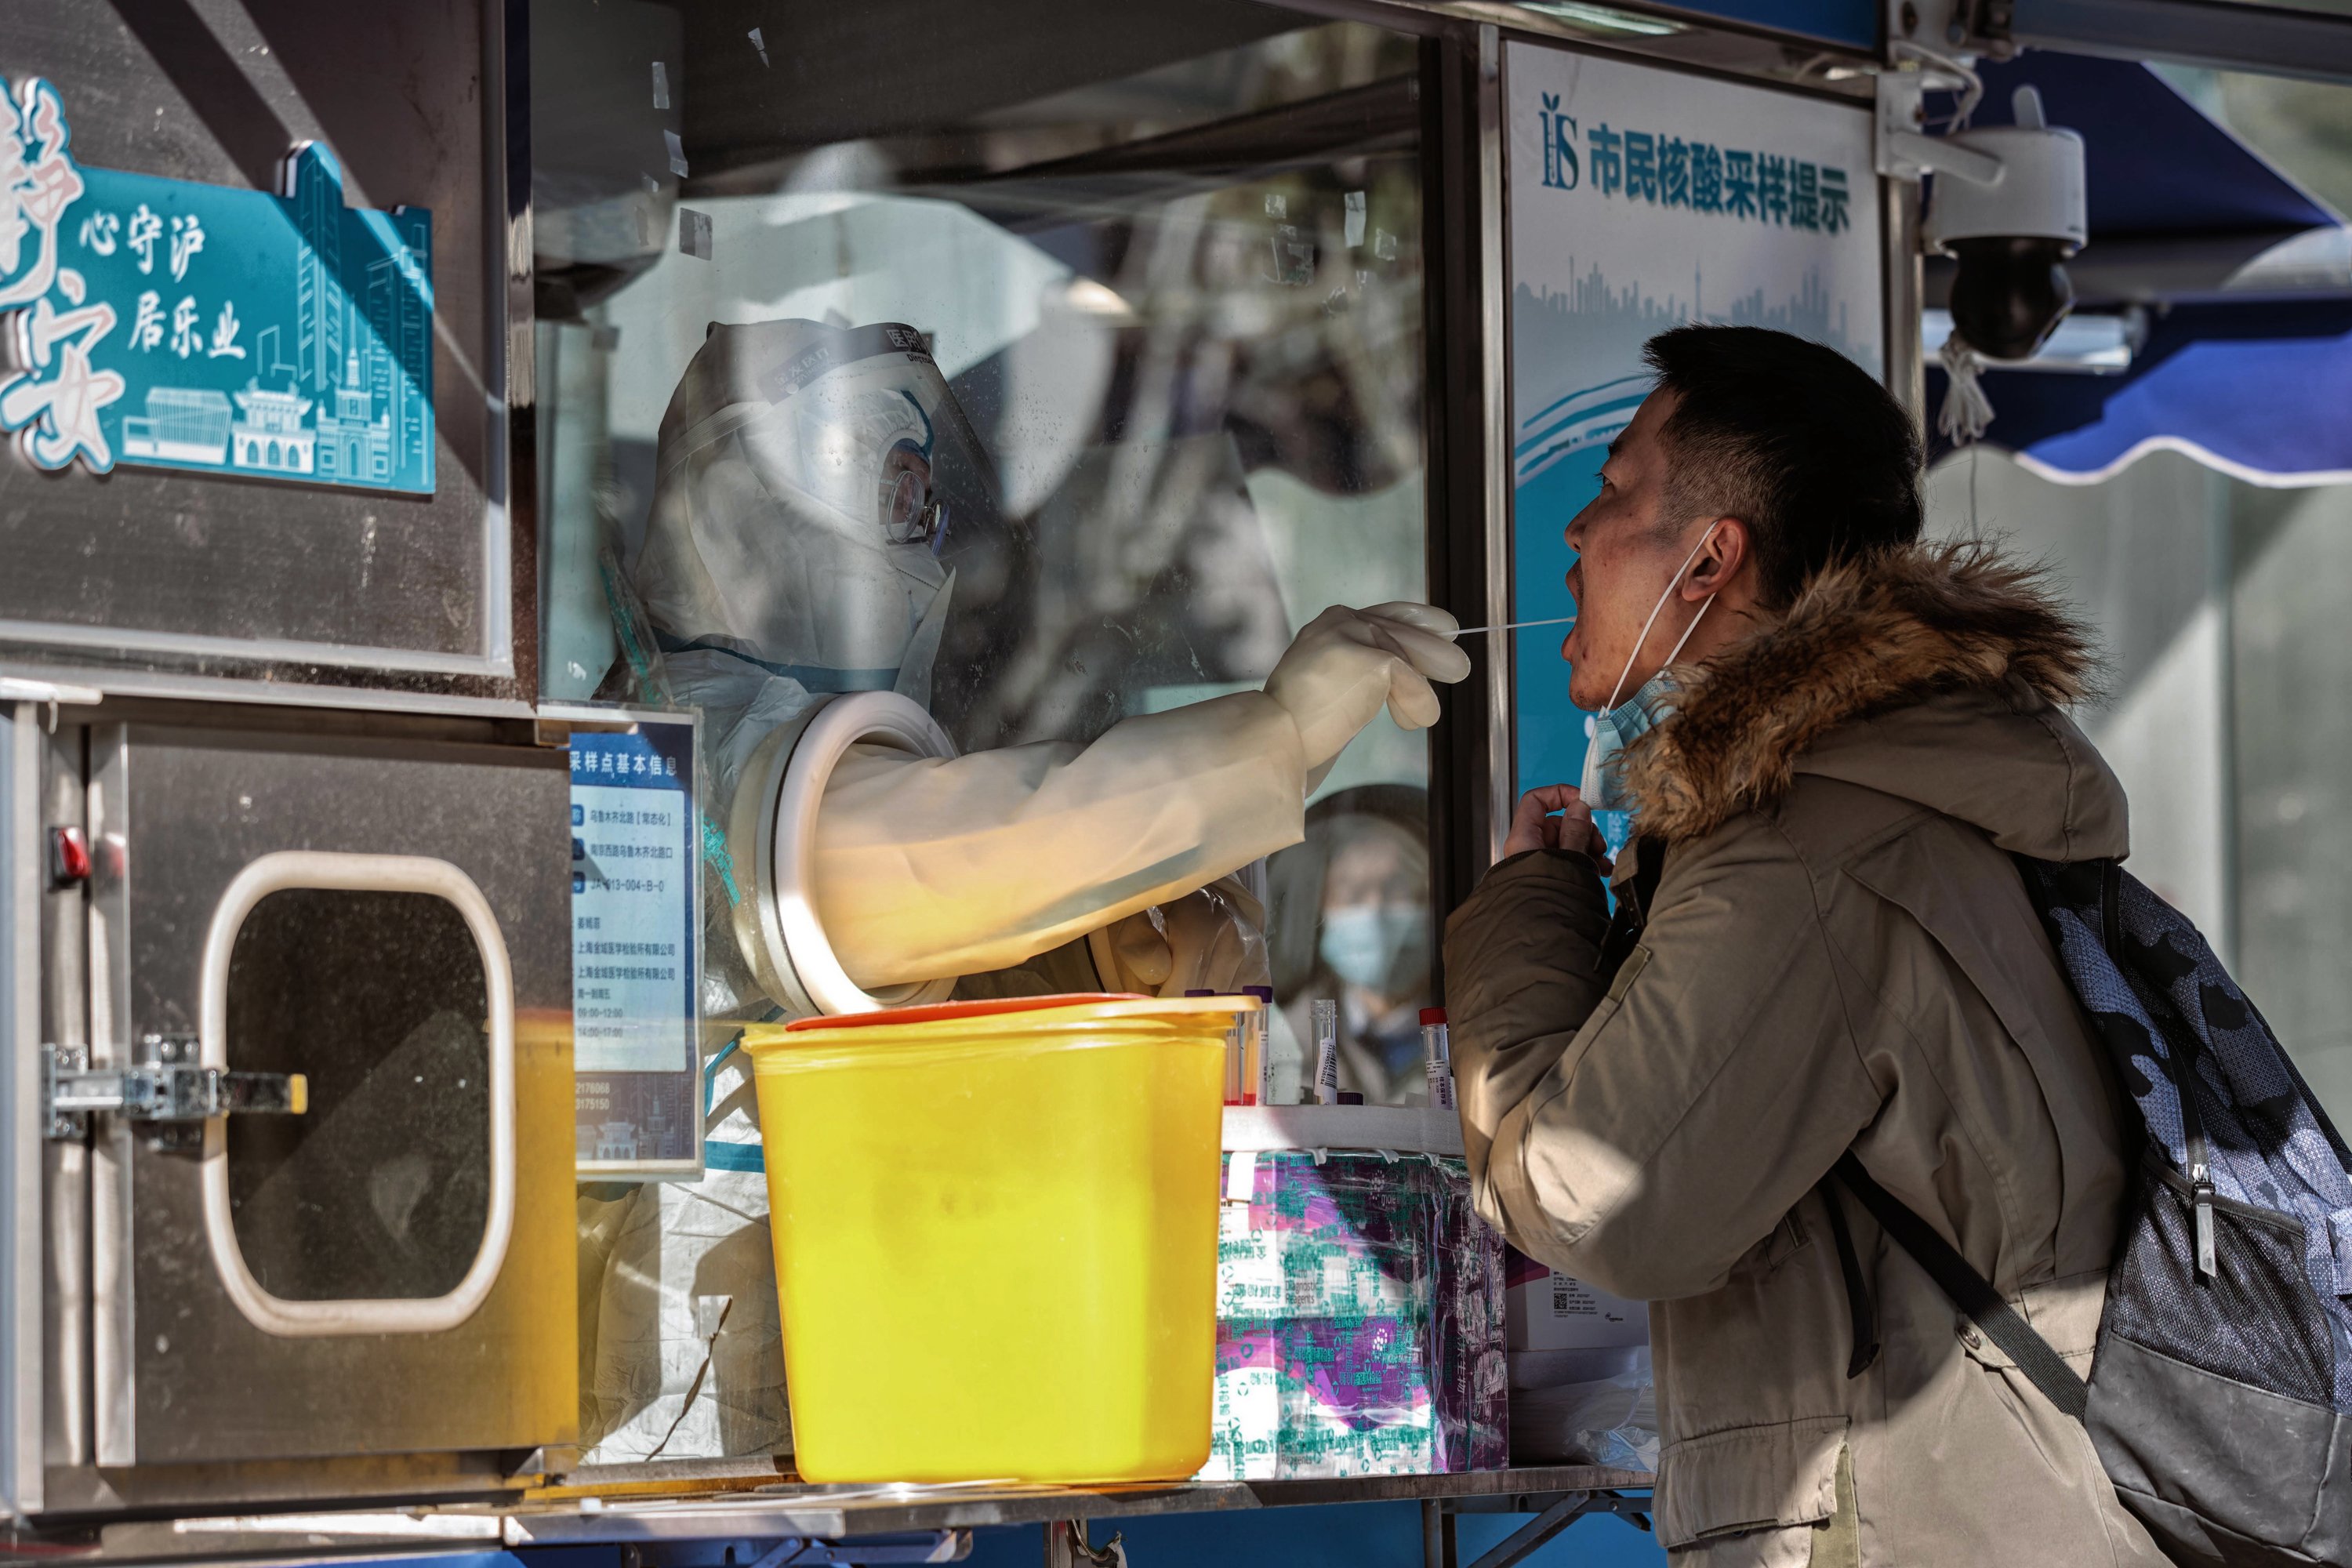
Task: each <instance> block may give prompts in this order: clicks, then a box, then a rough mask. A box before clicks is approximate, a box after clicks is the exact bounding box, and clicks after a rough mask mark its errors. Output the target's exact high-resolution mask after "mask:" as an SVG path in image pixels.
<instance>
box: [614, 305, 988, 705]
mask: <svg viewBox="0 0 2352 1568" xmlns="http://www.w3.org/2000/svg"><path fill="white" fill-rule="evenodd" d="M657 468H658V479H657V481H656V490H655V500H654V508H653V515H652V517H651V519H650V521H648V524H647V528H646V545H645V549H644V552H643V553H642V554H641V556H640V558H639V564H638V570H637V573H636V577H637V581H638V588H639V591H640V592H641V593H642V594H643V595H644V597H645V600H646V610H647V613H648V615H649V616H651V618H652V620H653V623H654V626H655V628H656V632H657V633H658V634H659V635H660V636H661V637H662V639H663V641H664V643H665V644H666V645H667V647H669V648H670V650H671V651H673V652H675V651H678V650H680V649H682V648H688V647H711V648H718V649H720V650H723V651H726V652H730V653H733V654H736V655H738V656H740V657H742V658H747V659H749V660H751V662H754V663H756V664H759V665H761V666H762V667H763V668H767V669H768V670H769V671H770V672H771V673H772V674H777V675H783V676H787V677H790V678H792V679H796V680H798V681H800V682H801V684H802V685H803V686H805V687H806V688H808V689H810V690H813V691H828V690H829V691H854V690H876V689H891V688H892V687H894V686H899V687H900V688H901V689H903V683H901V682H899V680H898V670H899V668H900V667H901V666H902V665H905V664H907V663H908V658H909V655H910V653H919V654H920V656H921V658H922V660H923V662H924V663H925V665H926V667H928V661H929V653H930V650H931V647H935V646H936V638H937V631H938V622H939V621H940V618H941V617H942V616H944V612H945V609H946V604H945V598H944V594H943V590H944V589H945V587H946V585H947V583H948V578H949V574H948V571H947V568H946V567H945V565H944V564H942V563H941V561H940V556H941V554H942V552H944V551H945V550H946V548H947V547H948V545H949V543H950V541H951V540H952V539H953V538H954V537H955V536H956V535H957V533H958V531H972V530H979V529H985V528H989V527H992V526H994V525H995V523H996V521H997V517H998V508H997V500H996V497H997V493H998V492H997V486H996V479H995V474H994V470H993V468H992V465H991V464H990V462H989V459H988V455H987V453H986V450H985V449H984V448H983V447H982V445H981V443H980V440H979V437H977V435H976V434H975V433H974V432H973V430H972V428H971V423H970V422H969V421H968V420H967V419H966V418H965V417H964V415H963V411H962V410H961V407H959V406H958V405H957V403H956V400H955V396H954V395H953V394H952V393H951V392H950V390H949V389H948V384H947V381H946V378H945V377H943V376H942V375H941V374H940V369H939V366H938V364H937V363H935V362H934V361H933V360H932V358H931V356H930V353H929V350H928V349H927V348H926V347H925V346H924V343H923V339H922V335H921V334H920V333H919V332H918V331H915V330H914V329H913V328H911V327H908V326H903V325H900V324H898V323H895V322H886V323H882V324H878V325H875V326H868V327H858V328H849V329H838V328H832V327H827V326H824V325H822V324H821V323H818V322H814V321H767V322H759V323H754V324H752V325H749V326H740V327H730V326H713V327H712V328H711V331H710V335H709V339H708V340H706V342H704V344H703V347H702V348H701V349H700V350H699V351H698V353H696V355H695V358H694V362H693V363H691V364H690V365H688V368H687V372H686V374H685V375H684V376H683V377H682V378H681V379H680V381H679V384H678V387H677V392H676V393H675V394H674V395H673V396H672V398H671V401H670V408H669V412H668V414H667V416H665V417H664V419H663V421H662V433H661V441H660V450H659V453H658V457H657ZM926 630H928V631H929V634H930V635H929V637H924V636H922V635H921V634H922V633H924V632H925V631H926ZM925 644H928V645H929V646H922V645H925Z"/></svg>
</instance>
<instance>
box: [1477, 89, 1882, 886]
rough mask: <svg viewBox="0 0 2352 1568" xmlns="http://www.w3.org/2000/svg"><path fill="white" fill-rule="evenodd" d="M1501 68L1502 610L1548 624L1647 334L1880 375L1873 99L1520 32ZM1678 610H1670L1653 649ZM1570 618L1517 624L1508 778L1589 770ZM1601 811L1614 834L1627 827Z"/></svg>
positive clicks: (1659, 648)
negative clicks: (1507, 291)
mask: <svg viewBox="0 0 2352 1568" xmlns="http://www.w3.org/2000/svg"><path fill="white" fill-rule="evenodd" d="M1505 68H1506V74H1507V84H1508V107H1509V113H1510V135H1509V138H1508V142H1507V154H1506V157H1507V162H1506V164H1505V175H1506V178H1507V180H1508V182H1509V184H1510V204H1509V211H1510V234H1509V245H1508V252H1509V264H1510V272H1511V278H1510V283H1511V318H1510V331H1511V426H1512V454H1511V469H1512V472H1511V479H1512V520H1511V581H1512V605H1511V609H1512V616H1511V618H1512V619H1513V620H1518V621H1529V620H1549V619H1550V618H1552V617H1555V616H1573V615H1574V614H1575V613H1576V604H1575V599H1574V596H1573V595H1571V594H1570V592H1569V589H1568V584H1567V583H1566V581H1565V579H1566V576H1567V574H1568V572H1569V570H1570V567H1572V566H1573V565H1574V564H1575V563H1576V552H1574V551H1573V550H1571V549H1570V548H1569V544H1568V540H1567V530H1568V528H1569V525H1570V523H1571V522H1572V521H1574V519H1575V517H1576V515H1577V513H1578V512H1579V511H1580V510H1582V509H1583V507H1584V506H1585V504H1586V503H1587V502H1588V501H1590V500H1591V499H1592V498H1593V496H1594V495H1595V494H1596V493H1597V492H1598V490H1599V488H1600V474H1601V464H1602V462H1603V461H1605V460H1606V458H1607V457H1608V455H1609V443H1610V442H1612V440H1614V439H1615V438H1616V437H1617V435H1618V433H1619V432H1621V431H1622V430H1623V429H1624V428H1625V426H1626V425H1627V424H1628V423H1630V422H1631V421H1632V419H1633V414H1634V411H1635V410H1636V409H1638V408H1639V407H1640V406H1641V405H1642V401H1643V398H1645V397H1647V396H1648V395H1649V393H1650V384H1651V379H1652V373H1651V371H1650V369H1649V367H1648V366H1647V365H1646V364H1645V363H1643V357H1642V349H1643V344H1644V343H1645V342H1648V341H1649V339H1650V338H1651V337H1652V336H1654V334H1656V333H1658V332H1662V331H1665V330H1667V329H1668V328H1670V327H1675V326H1679V325H1681V324H1683V323H1685V322H1688V321H1707V322H1722V323H1732V324H1744V325H1750V326H1759V327H1771V328H1777V329H1779V330H1780V331H1790V332H1795V333H1797V334H1799V335H1800V336H1802V337H1807V338H1811V339H1812V340H1813V341H1814V342H1822V343H1826V344H1828V345H1830V346H1831V347H1832V348H1834V349H1836V350H1838V351H1839V352H1840V353H1844V354H1846V355H1847V356H1848V357H1850V358H1852V359H1853V360H1854V361H1856V362H1857V363H1860V364H1862V365H1863V366H1864V368H1866V369H1867V370H1869V371H1870V372H1871V374H1874V375H1875V374H1879V368H1880V363H1881V359H1882V357H1883V356H1882V353H1881V340H1882V337H1883V331H1884V327H1883V322H1882V321H1881V314H1882V311H1883V309H1884V287H1883V282H1882V279H1883V276H1884V274H1883V271H1882V261H1881V257H1880V240H1879V190H1878V180H1877V175H1876V173H1875V163H1874V150H1873V142H1872V136H1873V129H1874V126H1873V119H1872V116H1871V113H1870V111H1869V108H1868V106H1867V105H1859V106H1858V105H1853V104H1847V103H1840V102H1832V101H1827V100H1819V99H1810V98H1804V97H1801V96H1798V95H1796V94H1794V93H1788V92H1782V91H1779V90H1775V89H1766V88H1760V87H1749V86H1745V85H1742V84H1739V83H1735V82H1727V81H1723V80H1721V79H1716V78H1712V77H1701V76H1692V75H1685V74H1681V73H1678V72H1674V71H1668V70H1661V69H1658V68H1654V67H1649V66H1637V65H1633V64H1630V63H1627V62H1622V61H1618V60H1609V59H1599V58H1591V57H1589V56H1584V55H1579V54H1575V53H1572V52H1570V51H1567V50H1563V49H1554V48H1548V47H1541V46H1538V45H1533V44H1514V45H1512V46H1511V47H1510V49H1509V52H1508V54H1507V58H1506V61H1505ZM1694 542H1695V541H1694ZM1687 616H1688V612H1687V611H1669V612H1668V613H1667V614H1666V615H1664V616H1661V618H1660V625H1659V626H1658V627H1657V628H1656V631H1655V634H1654V636H1655V639H1656V640H1655V642H1654V644H1653V645H1652V646H1651V647H1649V648H1648V650H1647V651H1648V652H1649V653H1650V654H1651V655H1652V656H1653V657H1655V656H1658V655H1662V654H1664V652H1665V650H1666V648H1667V647H1671V646H1672V645H1673V643H1674V641H1675V638H1676V637H1679V636H1680V635H1681V633H1682V632H1683V631H1684V629H1685V627H1686V626H1688V624H1689V622H1688V619H1687ZM1567 629H1568V628H1566V627H1564V626H1533V627H1528V628H1526V629H1524V630H1521V631H1519V632H1517V633H1515V634H1513V637H1514V640H1513V644H1512V659H1513V670H1512V675H1513V686H1514V700H1513V714H1512V720H1513V731H1514V737H1515V740H1516V743H1517V784H1518V787H1519V788H1520V789H1521V790H1528V789H1532V788H1534V787H1536V786H1538V785H1539V784H1576V783H1577V782H1579V780H1580V778H1581V777H1582V775H1583V771H1584V752H1585V747H1586V744H1587V742H1588V740H1589V738H1590V736H1591V721H1590V720H1589V719H1588V717H1587V716H1586V715H1585V714H1584V713H1582V712H1580V711H1579V710H1578V709H1577V707H1576V706H1575V704H1574V703H1573V702H1572V701H1570V697H1569V676H1570V670H1569V668H1568V666H1567V665H1566V664H1565V663H1564V662H1562V655H1563V642H1564V639H1563V633H1564V632H1566V631H1567ZM1607 674H1608V676H1609V677H1610V678H1611V679H1614V678H1615V676H1616V674H1617V672H1616V671H1615V670H1611V671H1608V672H1607ZM1622 697H1623V694H1621V696H1620V700H1622ZM1603 816H1609V817H1612V820H1608V821H1604V822H1603V823H1602V829H1603V831H1604V833H1606V834H1609V835H1611V836H1612V845H1622V839H1623V836H1624V834H1625V832H1626V830H1627V826H1628V825H1627V824H1626V823H1625V822H1624V821H1623V820H1622V817H1617V816H1615V814H1606V813H1604V814H1603Z"/></svg>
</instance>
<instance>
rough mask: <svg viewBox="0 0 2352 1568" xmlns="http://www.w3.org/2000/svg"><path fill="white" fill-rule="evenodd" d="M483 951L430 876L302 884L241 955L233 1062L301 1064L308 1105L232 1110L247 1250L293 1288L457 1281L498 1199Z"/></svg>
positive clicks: (377, 1289)
mask: <svg viewBox="0 0 2352 1568" xmlns="http://www.w3.org/2000/svg"><path fill="white" fill-rule="evenodd" d="M485 985H486V982H485V978H484V975H483V973H482V955H481V950H480V949H479V948H478V947H477V946H476V945H475V943H474V934H473V932H472V931H470V930H468V929H467V925H466V918H465V916H464V915H462V914H460V913H459V912H458V910H457V906H456V905H454V904H452V903H450V902H449V901H448V900H446V899H436V898H434V897H432V896H430V895H428V894H424V893H358V892H342V891H328V890H325V889H287V890H285V891H282V892H276V893H272V894H270V895H269V896H268V898H265V899H263V900H261V901H260V902H259V903H257V904H256V905H255V906H254V907H253V910H252V912H251V913H250V914H248V915H247V916H246V919H245V924H244V925H243V926H242V927H241V928H240V929H239V930H238V931H237V937H236V947H235V948H234V949H232V950H231V952H230V955H229V975H228V1016H227V1045H228V1065H229V1066H230V1067H231V1068H236V1069H238V1070H240V1071H247V1072H278V1073H296V1072H299V1073H301V1074H304V1075H305V1076H306V1077H307V1078H308V1079H310V1108H309V1110H307V1111H305V1112H304V1113H303V1114H302V1115H300V1116H232V1117H230V1118H229V1119H228V1121H227V1129H228V1131H227V1136H228V1187H229V1210H230V1216H231V1222H232V1224H233V1226H234V1227H235V1229H236V1241H237V1247H238V1248H239V1250H241V1251H242V1252H243V1253H244V1255H245V1261H246V1267H247V1268H250V1269H252V1270H253V1276H254V1278H255V1279H257V1280H258V1281H259V1282H260V1284H261V1287H262V1289H265V1290H268V1291H269V1292H270V1293H271V1294H272V1295H275V1296H280V1297H283V1298H285V1299H287V1300H298V1301H318V1300H368V1299H378V1298H386V1297H404V1298H429V1297H435V1296H443V1295H446V1294H447V1293H448V1292H449V1291H451V1290H453V1289H457V1283H458V1281H459V1280H461V1279H464V1278H465V1274H466V1270H467V1268H470V1267H471V1266H472V1264H473V1261H474V1254H475V1253H476V1252H477V1251H478V1250H479V1249H480V1247H481V1245H482V1230H483V1226H485V1225H486V1224H487V1223H488V1215H489V1202H490V1198H489V1178H490V1156H489V1134H490V1089H489V1051H488V1047H487V1046H486V1044H485V1042H484V1036H483V1028H484V1020H485V1019H486V1018H487V1017H488V1015H489V1000H488V992H487V990H486V989H485Z"/></svg>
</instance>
